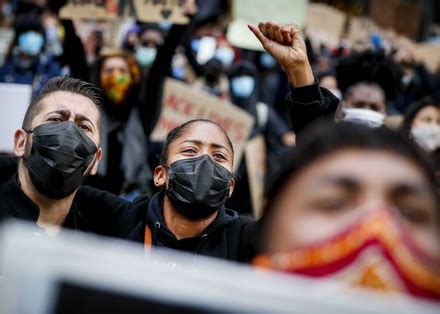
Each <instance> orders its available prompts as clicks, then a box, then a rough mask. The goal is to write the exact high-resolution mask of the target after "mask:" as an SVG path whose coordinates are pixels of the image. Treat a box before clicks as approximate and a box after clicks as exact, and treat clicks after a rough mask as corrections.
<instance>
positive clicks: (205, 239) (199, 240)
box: [75, 187, 259, 262]
mask: <svg viewBox="0 0 440 314" xmlns="http://www.w3.org/2000/svg"><path fill="white" fill-rule="evenodd" d="M163 197H164V195H163V193H161V192H159V193H156V194H154V195H153V197H152V198H151V199H150V198H148V197H147V196H141V197H139V198H137V199H136V200H134V201H133V203H131V202H128V201H125V200H123V199H121V198H119V197H117V196H114V195H113V194H111V193H107V192H104V191H100V190H96V189H93V188H90V187H81V188H80V190H79V191H78V194H77V196H76V197H75V201H76V202H77V204H79V206H88V207H92V208H96V207H99V208H100V211H101V212H102V213H103V215H105V216H106V217H105V219H104V221H106V222H107V223H110V225H111V232H110V235H111V236H115V237H118V238H124V239H128V240H131V241H135V242H141V243H143V242H144V236H145V228H146V226H147V225H148V228H149V229H150V231H151V233H152V245H153V246H158V247H166V248H169V249H176V250H179V251H186V252H189V253H193V254H200V255H206V256H212V257H219V258H224V259H228V260H234V261H243V262H245V261H249V260H250V259H251V258H252V257H253V256H254V254H255V251H256V244H257V241H256V240H257V239H256V237H257V235H258V234H259V233H258V231H257V230H258V226H257V225H256V224H255V223H252V221H251V220H250V219H249V218H246V217H241V216H239V215H238V214H237V213H236V212H235V211H233V210H229V209H225V208H222V209H220V210H219V213H218V216H217V218H216V219H215V220H214V221H213V222H212V223H211V224H210V225H209V226H208V227H207V228H206V229H205V230H204V231H203V232H202V234H201V235H200V236H198V237H194V238H188V239H181V240H177V239H176V237H175V236H174V234H173V233H172V232H171V231H170V230H168V228H167V227H166V226H165V222H164V218H163ZM104 213H105V214H104Z"/></svg>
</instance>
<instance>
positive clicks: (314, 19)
mask: <svg viewBox="0 0 440 314" xmlns="http://www.w3.org/2000/svg"><path fill="white" fill-rule="evenodd" d="M345 19H346V16H345V14H344V13H343V12H342V11H339V10H337V9H335V8H333V7H331V6H329V5H327V4H323V3H310V4H309V6H308V8H307V18H306V22H305V28H306V30H307V33H308V34H309V35H310V36H311V37H312V38H313V39H314V40H316V41H319V42H320V43H325V44H328V45H330V46H332V47H333V46H336V45H337V44H338V42H339V40H340V37H341V34H342V32H343V30H344V25H345Z"/></svg>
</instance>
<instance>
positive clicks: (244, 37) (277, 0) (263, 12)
mask: <svg viewBox="0 0 440 314" xmlns="http://www.w3.org/2000/svg"><path fill="white" fill-rule="evenodd" d="M307 2H308V1H307V0H295V1H292V0H271V1H267V0H234V1H233V3H232V15H233V21H232V22H231V24H230V25H229V27H228V32H227V34H226V36H227V39H228V41H229V42H230V43H231V45H233V46H236V47H239V48H244V49H250V50H260V51H263V50H264V49H263V47H262V46H261V44H260V42H259V41H258V39H257V38H256V37H255V35H254V34H253V33H252V32H251V31H250V30H249V29H248V27H247V24H254V25H257V24H258V23H259V22H266V21H277V22H279V23H295V24H297V25H298V26H300V27H301V26H303V25H304V20H305V14H306V9H307Z"/></svg>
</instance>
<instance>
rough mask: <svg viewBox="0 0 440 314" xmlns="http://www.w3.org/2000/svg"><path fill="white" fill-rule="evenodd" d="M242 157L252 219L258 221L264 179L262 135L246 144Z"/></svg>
mask: <svg viewBox="0 0 440 314" xmlns="http://www.w3.org/2000/svg"><path fill="white" fill-rule="evenodd" d="M244 156H245V158H246V167H247V175H248V179H249V190H250V192H251V202H252V208H253V210H254V217H255V219H259V218H260V217H261V215H262V213H263V206H264V181H265V177H266V142H265V140H264V137H263V136H262V135H259V136H256V137H255V138H253V139H252V140H250V141H249V142H248V143H247V144H246V147H245V149H244Z"/></svg>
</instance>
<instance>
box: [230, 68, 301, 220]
mask: <svg viewBox="0 0 440 314" xmlns="http://www.w3.org/2000/svg"><path fill="white" fill-rule="evenodd" d="M229 81H230V95H231V97H230V98H231V102H232V103H233V104H234V105H236V106H238V107H239V108H241V109H243V110H245V111H246V112H247V113H249V114H250V115H251V116H252V117H253V118H254V121H255V123H254V125H253V128H252V130H251V135H250V138H251V139H252V138H254V137H256V136H258V135H262V136H263V137H264V139H265V142H266V147H267V149H266V154H267V155H268V158H267V159H270V158H271V154H274V153H276V152H277V151H278V150H280V149H282V148H283V146H285V145H293V144H294V134H293V133H292V132H291V131H290V130H289V128H288V126H287V125H285V123H284V121H282V120H281V118H280V117H279V116H278V114H277V113H276V111H275V110H274V109H273V108H272V107H271V106H268V105H267V104H265V103H262V102H260V101H259V99H260V95H259V94H260V86H259V83H260V82H259V80H258V71H257V68H256V66H255V65H254V64H253V63H252V62H249V61H246V60H242V61H238V62H236V63H234V64H233V65H232V66H231V69H230V71H229ZM238 175H239V178H240V180H239V181H238V182H237V191H236V192H237V193H236V194H234V196H233V197H232V198H231V201H230V202H229V203H228V205H229V206H231V207H232V208H234V209H235V210H237V211H239V212H240V213H241V214H245V213H246V214H249V213H251V212H252V206H251V197H250V191H249V182H248V178H247V170H246V161H243V162H242V163H241V164H240V167H239V170H238Z"/></svg>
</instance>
